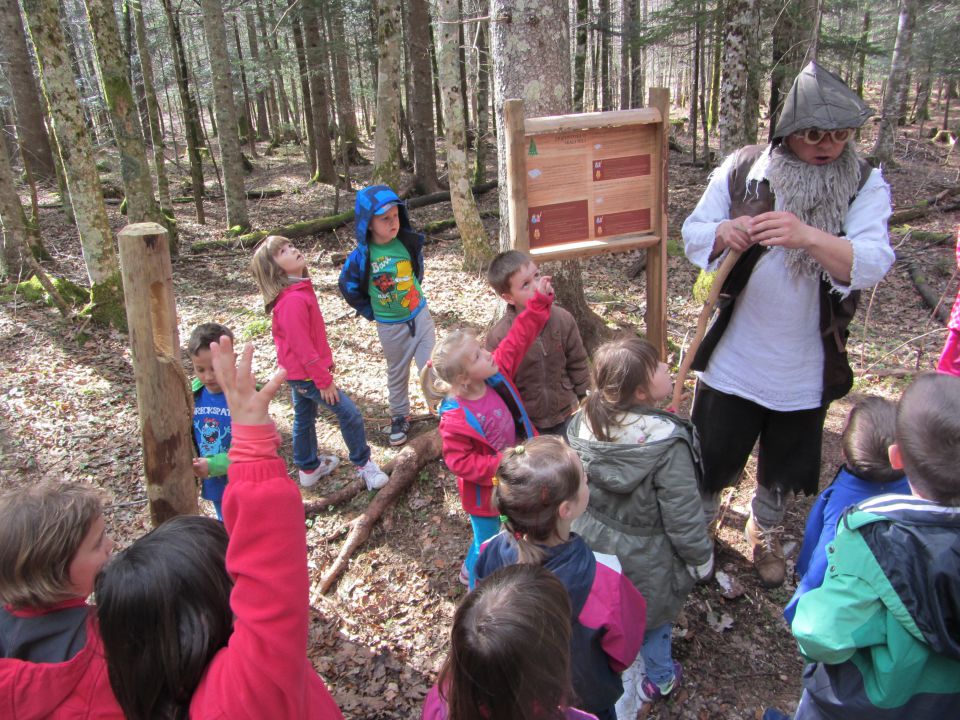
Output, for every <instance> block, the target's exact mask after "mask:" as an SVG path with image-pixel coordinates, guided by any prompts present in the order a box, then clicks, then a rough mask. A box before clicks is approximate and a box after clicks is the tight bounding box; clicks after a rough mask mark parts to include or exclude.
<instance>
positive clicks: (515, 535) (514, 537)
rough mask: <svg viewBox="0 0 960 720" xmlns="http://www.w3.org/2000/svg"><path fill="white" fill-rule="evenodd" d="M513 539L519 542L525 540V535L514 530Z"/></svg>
mask: <svg viewBox="0 0 960 720" xmlns="http://www.w3.org/2000/svg"><path fill="white" fill-rule="evenodd" d="M513 539H514V540H516V541H517V542H520V541H521V540H523V535H521V534H520V532H519V531H517V532H514V533H513Z"/></svg>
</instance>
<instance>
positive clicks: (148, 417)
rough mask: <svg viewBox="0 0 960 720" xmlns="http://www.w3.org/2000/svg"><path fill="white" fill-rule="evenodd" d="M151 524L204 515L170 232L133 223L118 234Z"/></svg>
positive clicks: (151, 224) (150, 225) (159, 227)
mask: <svg viewBox="0 0 960 720" xmlns="http://www.w3.org/2000/svg"><path fill="white" fill-rule="evenodd" d="M117 237H118V240H119V245H120V271H121V273H122V277H123V294H124V302H125V304H126V308H127V325H128V326H129V328H130V350H131V352H132V355H133V374H134V379H135V380H136V384H137V409H138V411H139V414H140V434H141V438H142V442H143V468H144V474H145V476H146V478H145V479H146V489H147V499H148V501H149V504H150V520H151V522H152V523H153V525H154V526H157V525H159V524H160V523H162V522H164V521H165V520H169V519H170V518H172V517H174V516H175V515H185V514H191V515H196V514H197V486H196V481H195V479H194V476H193V442H192V439H191V433H192V432H193V430H192V420H193V417H192V416H193V398H192V396H191V395H190V392H189V389H188V387H189V386H188V384H187V376H186V374H185V373H184V371H183V367H182V366H181V364H180V339H179V336H178V334H177V307H176V301H175V299H174V295H173V269H172V267H171V265H170V248H169V244H168V242H167V231H166V229H165V228H164V227H163V226H162V225H158V224H156V223H136V224H133V225H127V226H126V227H125V228H123V230H121V231H120V233H119V235H118V236H117Z"/></svg>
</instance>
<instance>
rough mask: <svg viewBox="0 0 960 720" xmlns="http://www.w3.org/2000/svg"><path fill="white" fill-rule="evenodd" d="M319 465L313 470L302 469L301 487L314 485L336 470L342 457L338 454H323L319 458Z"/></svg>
mask: <svg viewBox="0 0 960 720" xmlns="http://www.w3.org/2000/svg"><path fill="white" fill-rule="evenodd" d="M317 460H318V461H319V463H320V464H319V465H317V467H315V468H314V469H313V470H301V471H300V486H301V487H305V488H308V487H313V486H314V485H316V484H317V481H318V480H319V479H320V478H322V477H325V476H327V475H329V474H330V473H332V472H333V471H334V470H336V468H337V465H339V464H340V458H338V457H337V456H336V455H321V456H320V457H318V458H317Z"/></svg>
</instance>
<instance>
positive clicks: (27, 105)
mask: <svg viewBox="0 0 960 720" xmlns="http://www.w3.org/2000/svg"><path fill="white" fill-rule="evenodd" d="M0 48H2V50H3V56H4V59H5V60H6V64H5V67H4V71H5V73H6V76H7V79H8V80H9V82H10V91H11V94H12V95H13V102H14V105H15V107H16V118H17V137H18V138H19V140H20V146H21V148H22V149H23V155H22V157H23V162H24V165H25V167H27V168H28V169H29V171H30V174H31V175H32V176H33V177H34V178H35V179H37V180H42V181H44V182H51V181H54V180H56V178H57V174H56V172H57V171H56V166H55V165H54V160H53V152H52V151H51V149H50V140H49V138H48V137H47V128H46V126H45V125H44V123H43V107H42V106H41V104H40V92H39V91H38V90H37V84H36V82H35V81H34V77H33V72H32V68H33V60H31V58H30V54H29V51H28V50H27V43H26V33H25V32H24V28H23V21H22V20H21V18H20V7H19V5H17V0H0Z"/></svg>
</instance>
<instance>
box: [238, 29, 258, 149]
mask: <svg viewBox="0 0 960 720" xmlns="http://www.w3.org/2000/svg"><path fill="white" fill-rule="evenodd" d="M233 42H234V45H235V46H236V48H237V65H239V67H240V86H241V87H242V88H243V112H242V113H240V116H239V118H238V122H239V123H240V125H241V126H242V129H243V132H242V133H241V134H242V135H245V136H246V138H247V147H248V148H250V155H251V157H254V158H255V157H257V138H256V133H255V132H254V128H253V114H252V113H251V112H250V85H249V84H248V83H247V71H246V69H245V68H244V63H243V47H242V46H241V45H240V27H239V26H238V25H237V18H236V16H234V18H233Z"/></svg>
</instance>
